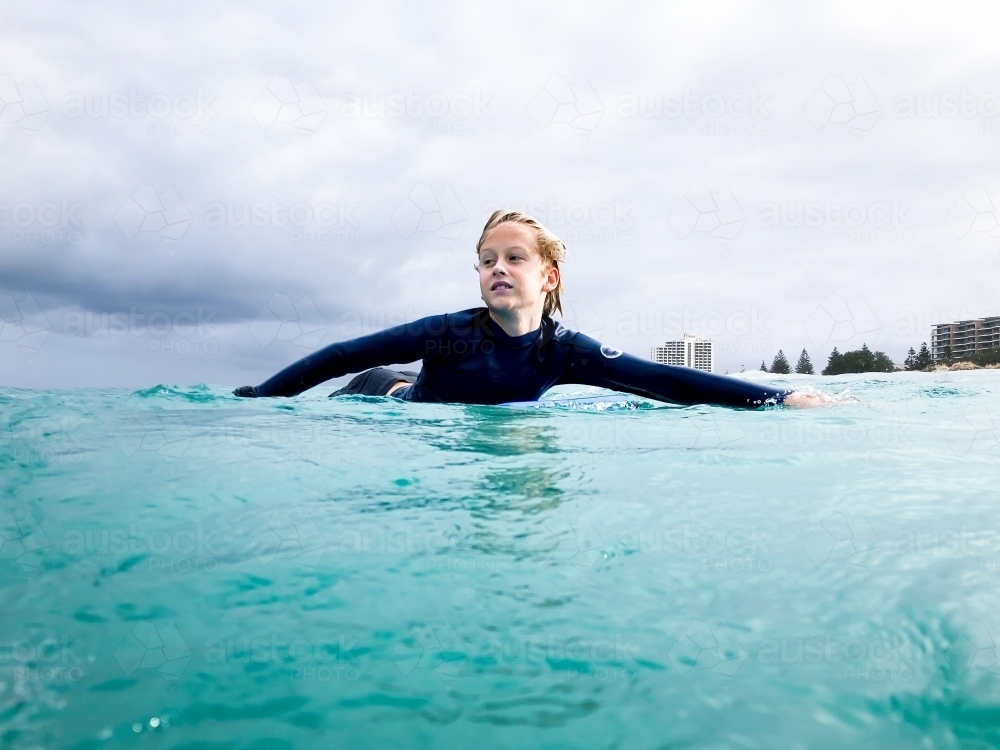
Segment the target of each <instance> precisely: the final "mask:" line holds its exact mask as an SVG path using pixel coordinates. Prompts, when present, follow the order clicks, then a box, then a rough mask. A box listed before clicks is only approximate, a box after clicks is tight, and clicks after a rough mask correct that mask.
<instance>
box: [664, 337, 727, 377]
mask: <svg viewBox="0 0 1000 750" xmlns="http://www.w3.org/2000/svg"><path fill="white" fill-rule="evenodd" d="M650 359H652V360H653V361H654V362H659V363H660V364H662V365H680V366H681V367H694V368H695V369H696V370H705V371H706V372H712V370H714V369H715V344H713V343H712V342H711V341H709V340H708V339H699V338H697V337H696V336H692V335H691V334H689V333H685V334H684V338H683V339H682V340H680V341H667V342H666V343H664V344H663V346H654V347H653V351H652V353H651V355H650Z"/></svg>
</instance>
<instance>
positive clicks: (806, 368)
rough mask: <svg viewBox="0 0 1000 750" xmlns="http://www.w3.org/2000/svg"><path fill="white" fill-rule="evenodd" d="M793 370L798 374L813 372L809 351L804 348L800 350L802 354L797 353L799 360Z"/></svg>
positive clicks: (810, 373)
mask: <svg viewBox="0 0 1000 750" xmlns="http://www.w3.org/2000/svg"><path fill="white" fill-rule="evenodd" d="M795 372H796V373H798V374H799V375H812V374H813V363H812V361H811V360H810V359H809V352H807V351H806V350H805V349H803V350H802V354H800V355H799V361H798V362H797V363H796V364H795Z"/></svg>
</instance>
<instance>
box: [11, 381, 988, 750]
mask: <svg viewBox="0 0 1000 750" xmlns="http://www.w3.org/2000/svg"><path fill="white" fill-rule="evenodd" d="M749 377H754V378H763V379H767V380H768V381H769V382H778V383H794V384H796V385H800V386H802V385H805V386H811V387H818V388H822V390H823V391H824V392H826V393H831V394H838V399H837V402H836V403H835V404H834V405H831V406H829V407H827V408H822V409H814V410H808V411H804V410H798V411H797V410H790V409H785V408H772V409H770V410H767V411H759V412H739V411H732V410H727V409H721V408H712V407H691V408H676V407H669V406H664V405H661V404H652V403H640V404H638V405H636V406H635V408H624V407H621V406H619V407H615V408H611V409H606V410H603V411H596V410H586V411H570V410H556V409H552V410H531V411H528V410H525V411H519V410H512V409H501V408H496V407H474V406H450V405H446V406H438V405H426V404H405V403H400V402H395V401H392V400H383V399H370V398H353V399H338V400H335V401H329V400H327V399H326V398H325V393H326V392H325V391H317V392H316V393H315V394H307V395H305V396H302V397H299V398H296V399H292V400H281V399H274V400H264V399H261V400H239V399H236V398H233V397H231V396H230V395H229V394H228V392H227V391H226V389H224V388H221V387H214V386H196V387H167V386H160V387H156V388H151V389H149V390H145V391H139V392H129V391H122V390H69V391H29V390H11V389H5V390H3V391H0V427H2V432H0V489H2V501H0V536H2V539H0V543H2V546H0V613H2V614H0V745H2V746H3V747H5V748H7V747H10V748H140V747H141V748H147V747H169V748H233V749H236V748H313V747H315V748H329V747H356V748H369V747H372V748H376V747H377V748H383V747H393V748H430V747H477V748H534V747H551V748H556V747H559V748H564V747H579V748H592V747H622V748H624V747H628V748H681V747H698V748H776V747H781V748H844V747H876V748H903V747H906V748H917V747H927V748H932V747H942V748H950V747H963V748H964V747H969V748H985V747H996V746H998V745H1000V659H998V657H1000V651H998V647H1000V533H998V532H1000V528H998V527H1000V512H998V504H1000V503H998V500H1000V483H998V479H1000V470H998V469H1000V467H998V459H1000V372H997V371H975V372H953V373H949V372H945V373H934V374H926V373H898V374H893V375H855V376H844V377H837V378H818V377H817V378H806V377H804V376H788V377H778V376H766V375H761V374H753V375H749ZM560 392H561V393H564V394H565V393H584V392H587V393H592V392H594V391H593V389H561V391H560Z"/></svg>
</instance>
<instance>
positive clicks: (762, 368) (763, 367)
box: [760, 360, 767, 372]
mask: <svg viewBox="0 0 1000 750" xmlns="http://www.w3.org/2000/svg"><path fill="white" fill-rule="evenodd" d="M760 371H761V372H767V365H765V364H764V360H761V361H760Z"/></svg>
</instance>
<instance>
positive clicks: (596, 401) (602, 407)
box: [500, 393, 639, 411]
mask: <svg viewBox="0 0 1000 750" xmlns="http://www.w3.org/2000/svg"><path fill="white" fill-rule="evenodd" d="M500 406H503V407H506V408H508V409H577V410H582V411H607V410H609V409H613V410H615V411H620V410H623V409H638V408H639V404H638V403H637V402H636V401H634V400H633V399H631V398H629V397H628V396H626V395H624V394H622V393H609V394H607V395H602V396H567V397H566V398H543V399H539V400H538V401H509V402H507V403H505V404H500Z"/></svg>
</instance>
